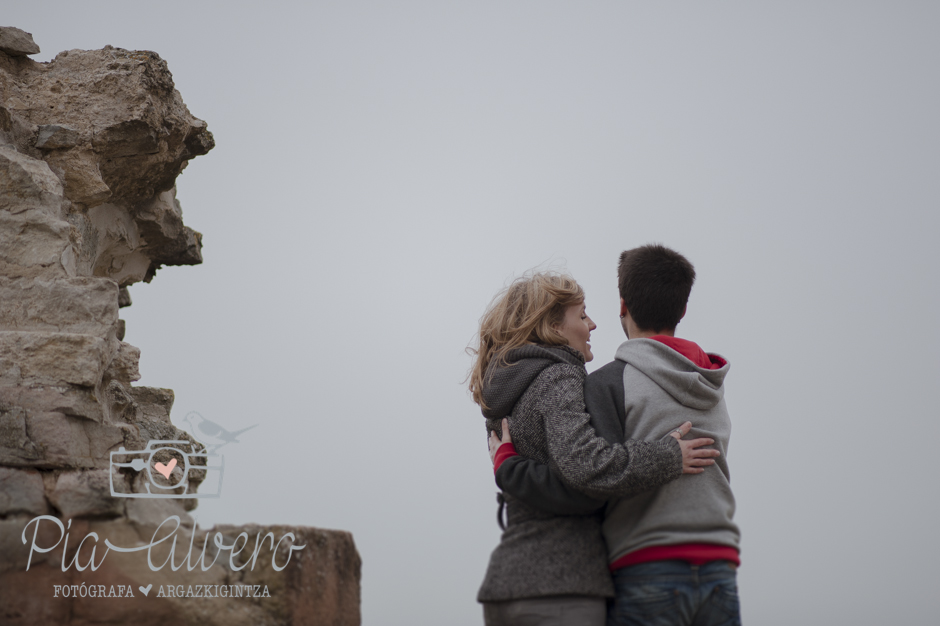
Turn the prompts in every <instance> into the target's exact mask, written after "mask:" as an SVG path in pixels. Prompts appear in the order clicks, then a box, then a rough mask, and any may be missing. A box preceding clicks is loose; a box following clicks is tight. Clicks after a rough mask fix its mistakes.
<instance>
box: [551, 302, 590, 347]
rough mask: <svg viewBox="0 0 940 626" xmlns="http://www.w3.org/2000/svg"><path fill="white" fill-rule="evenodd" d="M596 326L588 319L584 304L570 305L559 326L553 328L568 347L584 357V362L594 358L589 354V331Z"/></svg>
mask: <svg viewBox="0 0 940 626" xmlns="http://www.w3.org/2000/svg"><path fill="white" fill-rule="evenodd" d="M595 328H597V325H596V324H595V323H594V322H593V321H591V318H590V317H588V315H587V313H586V309H585V306H584V303H583V302H582V303H580V304H572V305H571V306H569V307H568V308H566V309H565V317H564V319H563V320H562V324H561V326H558V327H556V328H555V330H557V331H558V334H559V335H561V336H562V337H564V338H565V339H567V340H568V345H569V346H571V347H572V348H574V349H575V350H577V351H578V352H580V353H581V354H583V355H584V361H585V362H588V361H591V360H592V359H593V358H594V355H593V354H592V353H591V344H590V343H588V342H589V341H591V331H592V330H594V329H595Z"/></svg>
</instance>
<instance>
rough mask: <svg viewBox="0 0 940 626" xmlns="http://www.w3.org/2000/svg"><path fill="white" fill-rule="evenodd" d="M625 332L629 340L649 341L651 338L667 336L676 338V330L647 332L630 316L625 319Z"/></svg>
mask: <svg viewBox="0 0 940 626" xmlns="http://www.w3.org/2000/svg"><path fill="white" fill-rule="evenodd" d="M623 330H624V332H626V333H627V339H649V338H650V337H655V336H656V335H665V336H667V337H675V336H676V329H675V328H673V329H671V330H646V329H643V328H640V327H638V326H637V325H636V323H635V322H634V321H633V318H632V317H630V316H629V315H627V316H626V317H625V318H624V325H623Z"/></svg>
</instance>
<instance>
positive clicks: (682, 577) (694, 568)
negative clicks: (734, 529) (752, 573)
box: [607, 561, 741, 626]
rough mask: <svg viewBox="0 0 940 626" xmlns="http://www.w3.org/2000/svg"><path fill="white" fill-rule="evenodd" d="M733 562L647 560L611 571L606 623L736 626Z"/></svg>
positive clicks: (738, 613)
mask: <svg viewBox="0 0 940 626" xmlns="http://www.w3.org/2000/svg"><path fill="white" fill-rule="evenodd" d="M735 569H736V568H735V565H734V564H733V563H729V562H728V561H712V562H710V563H706V564H704V565H690V564H689V563H686V562H685V561H651V562H649V563H639V564H637V565H630V566H627V567H622V568H620V569H618V570H617V571H615V572H614V573H613V577H614V589H615V593H616V594H617V596H616V598H614V600H613V601H612V602H611V604H610V605H609V607H608V611H607V626H740V624H741V607H740V605H739V604H738V585H737V573H736V571H735Z"/></svg>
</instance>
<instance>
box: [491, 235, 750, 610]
mask: <svg viewBox="0 0 940 626" xmlns="http://www.w3.org/2000/svg"><path fill="white" fill-rule="evenodd" d="M618 278H619V286H620V297H621V300H620V303H621V305H620V306H621V311H620V315H621V321H622V324H623V328H624V332H626V334H627V338H628V341H626V342H624V343H623V344H621V346H620V347H619V348H618V349H617V353H616V358H615V359H614V361H612V362H611V363H608V364H607V365H605V366H604V367H602V368H601V369H599V370H597V371H596V372H594V373H592V374H591V375H590V376H589V377H588V380H587V384H586V386H585V403H586V405H587V411H588V413H590V415H591V423H592V424H593V425H594V427H595V429H596V430H597V432H598V434H599V435H600V436H602V437H604V438H605V439H607V440H608V441H610V442H611V443H622V442H623V441H625V440H626V439H631V438H632V439H645V440H650V441H655V440H659V439H662V438H664V437H668V436H669V435H670V432H671V431H673V430H674V424H676V423H677V422H683V421H685V420H689V421H691V422H692V425H693V428H692V431H693V432H692V434H693V435H694V436H696V437H711V438H712V439H714V440H715V446H714V447H715V448H716V449H718V450H719V451H720V452H721V455H720V456H718V457H717V458H716V459H715V465H714V466H713V467H708V468H705V471H704V472H703V473H702V474H700V475H683V476H682V477H681V478H679V479H678V480H675V481H673V482H671V483H668V484H666V485H664V486H662V487H660V488H658V489H655V490H653V491H648V492H643V493H640V494H638V495H634V496H631V497H626V498H615V499H612V500H609V501H608V502H607V504H606V508H605V509H604V526H603V530H604V538H605V539H606V541H607V546H608V559H609V562H610V570H611V572H612V574H613V579H614V585H615V588H616V598H615V599H614V601H613V602H612V603H611V604H610V605H609V612H608V624H610V625H616V624H670V625H677V626H678V625H689V626H692V625H694V626H713V625H718V624H739V623H740V608H739V605H738V594H737V584H736V569H737V566H738V565H739V564H740V559H739V557H738V546H739V538H740V534H739V531H738V527H737V526H736V525H735V523H734V521H733V519H732V518H733V516H734V508H735V503H734V496H733V495H732V493H731V487H730V483H729V477H730V475H729V471H728V464H727V461H726V458H727V457H726V452H727V446H728V439H729V436H730V433H731V421H730V419H729V417H728V411H727V408H726V407H725V402H724V399H723V396H724V387H723V382H724V378H725V375H726V374H727V373H728V369H729V366H728V363H727V361H725V359H723V358H722V357H720V356H717V355H714V354H706V353H705V352H703V351H702V349H701V348H699V347H698V346H697V345H696V344H694V343H693V342H691V341H687V340H685V339H679V338H677V337H675V329H676V326H677V324H678V323H679V320H680V319H681V318H682V317H683V316H684V315H685V310H686V304H687V302H688V298H689V294H690V292H691V290H692V284H693V282H694V281H695V270H694V269H693V267H692V264H691V263H689V261H688V260H687V259H686V258H685V257H683V256H682V255H681V254H679V253H678V252H675V251H673V250H670V249H669V248H666V247H664V246H660V245H647V246H642V247H640V248H634V249H632V250H627V251H626V252H624V253H622V254H621V255H620V265H619V268H618ZM496 461H497V462H498V463H499V465H498V467H497V470H496V482H497V484H498V485H499V486H500V488H502V489H503V490H504V491H505V492H507V493H509V494H511V495H513V496H516V497H517V498H519V499H521V500H523V501H524V502H527V503H528V504H530V505H532V506H535V507H538V508H541V509H543V510H546V511H549V512H553V513H569V514H570V513H574V512H583V511H586V510H589V509H590V508H591V507H592V506H593V507H594V508H597V507H598V506H599V505H602V504H599V503H598V502H597V501H593V502H592V500H590V499H588V498H585V497H584V496H583V495H580V494H575V493H572V491H571V489H570V487H569V486H567V485H566V484H565V478H564V473H565V472H564V471H561V470H560V468H552V470H553V472H554V471H561V476H559V475H558V474H556V473H553V472H548V471H545V467H544V466H541V465H539V464H537V463H535V462H534V461H531V460H529V459H525V458H523V457H520V456H511V449H510V448H509V447H508V446H507V447H505V448H502V447H501V449H500V450H499V452H498V453H497V456H496ZM566 461H569V462H570V463H572V464H574V466H578V464H579V463H580V465H581V466H580V471H582V472H585V471H588V472H589V471H591V470H592V468H591V467H589V465H590V462H589V461H587V460H585V459H578V458H575V457H574V456H573V457H572V458H571V459H568V460H566ZM564 465H565V466H568V463H567V462H566V463H565V464H564ZM585 465H588V466H587V467H585ZM595 471H600V468H597V469H596V470H595ZM585 493H586V494H587V495H588V496H593V497H595V498H606V497H609V495H610V494H609V492H607V493H605V492H603V491H592V490H591V487H590V486H588V488H587V489H586V490H585Z"/></svg>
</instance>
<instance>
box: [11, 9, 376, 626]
mask: <svg viewBox="0 0 940 626" xmlns="http://www.w3.org/2000/svg"><path fill="white" fill-rule="evenodd" d="M38 52H39V47H38V46H37V45H36V44H35V42H34V41H33V38H32V36H31V35H30V34H29V33H26V32H24V31H22V30H20V29H17V28H12V27H0V623H3V624H7V625H9V626H14V625H22V626H25V625H33V624H37V625H38V624H51V623H55V624H72V625H76V626H77V625H79V624H82V625H91V624H106V623H107V624H114V623H135V624H139V625H141V626H143V625H144V624H151V623H152V624H163V623H167V622H173V623H180V624H203V625H206V624H208V625H213V624H218V625H220V626H221V625H223V624H224V625H226V626H235V625H240V624H245V625H248V624H252V625H257V624H337V625H338V624H343V625H346V624H358V623H359V576H360V559H359V555H358V553H357V552H356V548H355V545H354V544H353V541H352V536H351V535H350V534H349V533H346V532H341V531H326V530H319V529H314V528H301V527H281V526H273V527H258V526H245V527H231V526H224V527H218V528H213V529H210V530H208V531H207V530H204V529H200V528H198V527H196V526H195V525H194V523H193V520H192V517H191V516H190V515H189V511H191V510H192V509H194V508H195V506H196V503H197V502H198V500H197V499H196V498H193V497H190V498H185V497H182V496H180V497H168V498H164V499H154V498H149V497H127V496H125V497H115V496H114V495H112V494H113V492H114V489H115V485H118V491H122V492H125V493H127V494H142V493H145V492H146V493H148V494H149V493H150V492H149V490H150V489H151V485H149V484H148V480H147V479H146V478H145V477H144V476H143V474H144V473H143V472H136V473H135V472H132V471H131V470H130V469H128V468H116V467H115V466H114V464H113V463H112V460H113V458H114V457H112V453H115V452H117V451H119V450H120V449H121V448H124V450H126V451H133V450H143V449H144V448H145V447H146V446H147V444H148V442H150V441H152V440H169V439H171V440H176V441H181V442H185V443H186V445H187V446H189V447H190V448H189V449H190V450H192V451H194V452H196V453H205V452H206V448H205V447H204V446H203V445H202V444H200V443H199V442H198V441H197V440H196V439H195V438H194V437H192V436H191V435H190V433H187V432H185V431H183V430H180V429H178V428H176V427H175V426H174V425H173V424H172V423H171V421H170V411H171V408H172V406H173V400H174V397H173V392H172V391H170V390H168V389H159V388H149V387H136V386H134V385H132V383H133V382H134V381H136V380H139V378H140V374H139V373H138V360H139V358H140V351H139V350H138V349H137V348H135V347H134V346H132V345H130V344H128V343H125V342H124V341H123V339H124V322H123V321H122V320H121V319H120V317H119V309H120V307H122V306H129V305H130V296H129V294H128V292H127V287H128V286H129V285H131V284H133V283H136V282H139V281H145V282H149V281H150V280H152V279H153V278H154V276H155V274H156V272H157V270H158V269H159V268H160V267H162V266H164V265H195V264H198V263H201V262H202V254H201V247H202V235H201V234H200V233H198V232H196V231H194V230H192V229H191V228H189V227H188V226H186V225H184V224H183V214H182V208H181V206H180V203H179V202H178V201H177V199H176V188H175V181H176V177H177V176H178V175H179V174H180V172H182V170H183V169H184V168H185V167H186V164H187V163H188V162H189V160H190V159H192V158H194V157H197V156H200V155H204V154H206V153H208V152H209V150H211V149H212V148H213V147H214V145H215V141H214V139H213V137H212V133H210V132H209V130H208V129H207V126H206V123H205V122H203V121H202V120H200V119H197V118H195V117H193V116H192V114H190V112H189V110H188V109H187V108H186V105H185V104H184V103H183V100H182V98H181V97H180V94H179V92H178V91H176V89H175V87H174V84H173V77H172V75H171V74H170V71H169V69H168V68H167V65H166V63H165V62H164V61H163V59H161V58H160V57H159V56H158V55H157V54H156V53H154V52H149V51H132V50H122V49H120V48H113V47H111V46H105V47H104V48H103V49H101V50H69V51H67V52H61V53H60V54H59V55H57V56H56V57H55V59H53V60H52V61H51V62H49V63H38V62H36V61H33V60H32V59H30V58H29V55H31V54H36V53H38ZM173 454H175V453H168V456H165V457H164V458H162V459H156V458H154V459H153V462H156V465H157V466H159V468H163V469H166V471H167V475H166V480H167V484H168V485H175V484H177V483H178V482H179V479H180V478H183V477H182V475H181V474H182V472H183V470H182V463H180V465H179V466H177V465H176V460H180V461H181V460H182V459H177V458H176V457H174V456H173ZM177 456H178V455H177ZM157 461H162V462H163V463H161V462H157ZM167 468H169V469H167ZM158 471H161V473H162V470H160V469H158ZM208 474H209V469H208V468H207V469H206V470H197V471H193V472H191V473H190V475H189V476H188V477H186V478H187V480H188V486H187V487H185V488H183V487H180V488H178V489H176V491H175V492H172V494H173V495H175V494H181V493H193V490H194V489H196V488H197V487H198V486H199V484H200V481H203V480H205V479H206V476H207V475H208ZM151 475H152V476H155V474H153V472H152V471H151ZM151 481H152V479H151ZM174 481H176V482H174ZM157 488H160V487H159V486H158V487H157ZM164 488H165V489H171V487H164ZM185 490H188V491H185ZM168 520H169V524H168V523H167V522H168ZM174 525H175V528H173V531H174V532H173V537H174V540H173V543H172V545H171V544H170V543H169V541H168V540H167V541H164V542H162V543H161V542H157V543H158V544H159V545H158V546H156V547H154V548H153V550H152V551H148V552H144V551H142V550H141V549H140V546H144V547H146V546H147V545H148V544H153V542H154V541H156V539H155V538H159V537H160V536H163V535H167V533H168V532H169V529H170V527H171V526H174ZM160 533H163V535H161V534H160ZM167 536H168V535H167ZM269 536H270V539H269ZM69 537H72V538H73V539H72V540H71V542H70V540H69ZM240 537H245V544H247V543H248V541H249V538H250V540H254V541H255V543H253V544H252V546H250V547H249V548H245V546H242V548H243V549H245V552H244V553H242V554H239V552H240V550H238V549H236V548H237V546H235V547H233V546H234V544H236V543H238V544H239V545H240V542H241V539H240ZM83 539H85V540H84V541H83ZM106 539H107V540H108V541H110V542H111V545H113V546H117V547H118V548H120V547H124V548H126V549H130V548H131V547H136V548H138V551H136V552H134V551H123V552H122V551H119V550H117V549H114V550H112V549H110V548H109V547H108V546H107V545H105V544H104V542H105V540H106ZM275 542H277V543H276V544H275ZM298 546H302V548H299V547H298ZM161 548H163V549H164V551H165V552H166V554H164V555H163V557H162V558H163V561H161V562H166V559H167V558H171V557H172V559H173V560H172V562H170V564H169V565H167V566H166V567H163V568H160V569H158V570H154V568H153V566H151V565H148V559H150V558H151V557H152V556H153V554H152V553H153V552H154V551H156V552H159V550H160V549H161ZM94 550H97V556H95V554H94ZM248 550H252V554H253V557H254V562H252V563H251V567H250V568H249V567H247V565H248V564H247V562H246V561H245V559H246V558H248V557H246V556H245V554H248ZM200 551H201V552H200ZM171 552H172V555H171V554H170V553H171ZM194 552H195V553H196V554H197V556H198V554H203V557H204V558H203V560H202V561H201V562H199V563H200V565H199V566H198V567H195V566H194V567H192V568H191V567H189V566H188V565H187V566H186V567H183V566H181V567H179V568H174V567H173V565H174V564H177V563H179V564H181V563H183V561H184V560H185V559H187V558H191V559H194V558H195V557H191V555H192V554H193V553H194ZM105 553H107V558H106V560H105V557H104V556H103V555H104V554H105ZM144 554H146V555H147V556H146V557H144ZM249 556H252V555H249ZM213 557H214V558H213ZM153 558H154V559H156V557H155V556H153ZM89 559H90V560H89ZM193 562H194V561H192V560H190V561H188V563H190V564H192V563H193ZM95 563H98V566H97V567H96V566H95ZM148 585H149V586H148ZM145 591H146V592H145ZM118 594H120V595H118ZM200 594H201V595H200ZM246 594H247V595H246Z"/></svg>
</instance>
